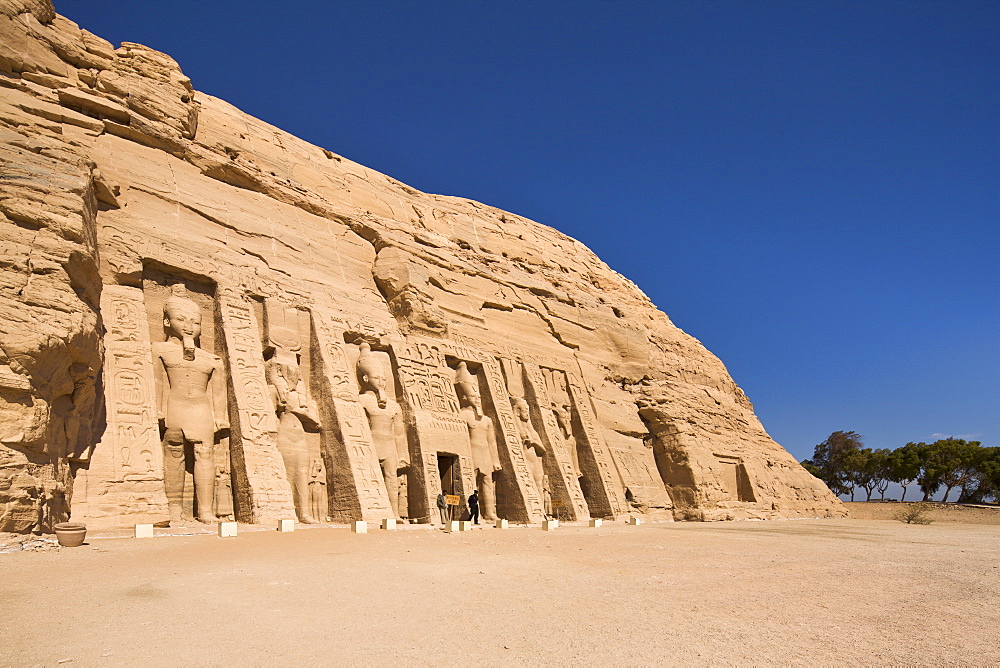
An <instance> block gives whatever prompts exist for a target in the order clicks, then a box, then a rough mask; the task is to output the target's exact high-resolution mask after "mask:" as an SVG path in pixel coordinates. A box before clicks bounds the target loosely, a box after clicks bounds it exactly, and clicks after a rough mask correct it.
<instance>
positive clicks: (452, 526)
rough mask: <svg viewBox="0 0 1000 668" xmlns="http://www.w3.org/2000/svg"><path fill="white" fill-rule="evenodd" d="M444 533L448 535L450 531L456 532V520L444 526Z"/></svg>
mask: <svg viewBox="0 0 1000 668" xmlns="http://www.w3.org/2000/svg"><path fill="white" fill-rule="evenodd" d="M445 531H447V532H449V533H450V532H452V531H458V520H451V521H450V522H448V523H447V524H445Z"/></svg>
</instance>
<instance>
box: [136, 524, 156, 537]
mask: <svg viewBox="0 0 1000 668" xmlns="http://www.w3.org/2000/svg"><path fill="white" fill-rule="evenodd" d="M135 537H136V538H152V537H153V525H152V524H136V525H135Z"/></svg>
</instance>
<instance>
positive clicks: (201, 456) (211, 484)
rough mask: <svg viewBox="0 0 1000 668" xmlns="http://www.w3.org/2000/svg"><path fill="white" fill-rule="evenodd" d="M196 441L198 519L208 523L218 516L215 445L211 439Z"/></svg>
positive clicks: (195, 497) (195, 492) (195, 491)
mask: <svg viewBox="0 0 1000 668" xmlns="http://www.w3.org/2000/svg"><path fill="white" fill-rule="evenodd" d="M192 442H193V443H194V500H195V502H196V503H197V504H198V521H199V522H205V523H206V524H208V523H212V522H215V521H216V520H217V519H218V518H217V517H216V516H215V511H214V510H213V508H214V506H215V447H214V443H212V442H211V441H209V442H207V443H206V442H205V441H195V440H193V439H192Z"/></svg>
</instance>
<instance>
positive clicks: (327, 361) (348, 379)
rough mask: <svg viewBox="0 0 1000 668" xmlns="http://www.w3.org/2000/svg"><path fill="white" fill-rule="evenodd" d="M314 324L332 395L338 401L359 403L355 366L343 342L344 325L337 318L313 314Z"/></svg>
mask: <svg viewBox="0 0 1000 668" xmlns="http://www.w3.org/2000/svg"><path fill="white" fill-rule="evenodd" d="M313 324H314V325H315V327H316V330H317V338H318V340H319V346H320V349H321V350H320V354H321V355H322V358H323V371H324V373H325V374H326V378H327V382H329V384H330V394H331V395H332V396H334V397H336V398H337V399H343V400H345V401H357V398H358V389H357V384H356V383H355V382H354V380H353V378H354V375H355V374H354V371H353V370H352V369H353V365H352V364H351V363H350V361H349V360H348V358H347V351H346V349H345V347H344V346H345V344H343V343H340V341H342V340H343V331H344V330H343V329H342V327H343V325H342V324H341V323H339V322H337V319H336V318H324V317H320V316H319V315H317V314H316V313H315V312H313Z"/></svg>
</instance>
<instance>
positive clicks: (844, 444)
mask: <svg viewBox="0 0 1000 668" xmlns="http://www.w3.org/2000/svg"><path fill="white" fill-rule="evenodd" d="M863 446H864V443H863V442H862V439H861V435H860V434H857V433H856V432H853V431H835V432H833V433H832V434H830V436H829V437H828V438H827V439H826V440H825V441H823V442H822V443H820V444H819V445H817V446H815V448H813V456H812V459H806V460H804V461H803V462H802V466H803V467H804V468H805V469H806V470H807V471H809V472H810V473H812V474H813V475H814V476H816V477H817V478H819V479H820V480H822V481H823V482H825V483H826V485H827V487H829V488H830V490H831V491H832V492H833V493H834V494H837V495H840V494H851V499H852V500H853V498H854V496H853V494H854V487H855V485H856V484H857V483H856V482H854V480H852V479H851V476H850V475H849V473H848V471H849V470H851V467H853V466H855V465H856V463H857V462H854V461H852V459H854V458H856V457H857V455H856V452H857V451H858V450H860V449H861V448H862V447H863Z"/></svg>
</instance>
